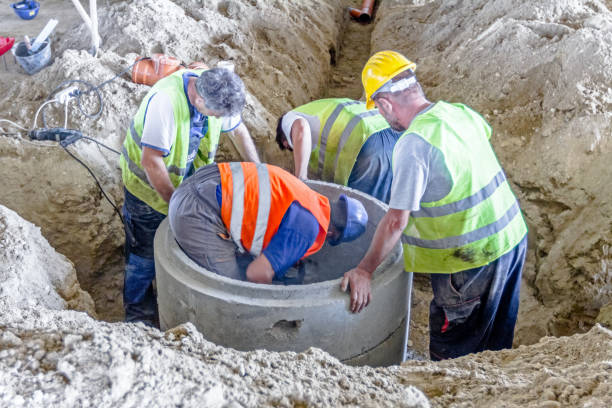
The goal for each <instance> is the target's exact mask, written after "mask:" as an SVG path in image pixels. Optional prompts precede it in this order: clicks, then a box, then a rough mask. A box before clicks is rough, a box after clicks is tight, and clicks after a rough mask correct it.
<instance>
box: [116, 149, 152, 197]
mask: <svg viewBox="0 0 612 408" xmlns="http://www.w3.org/2000/svg"><path fill="white" fill-rule="evenodd" d="M121 155H122V156H123V159H124V160H125V161H126V163H127V165H128V169H130V171H131V172H132V173H133V174H134V175H135V176H136V177H138V178H139V179H140V181H142V182H143V183H145V184H146V185H148V186H149V187H151V188H153V186H152V185H151V184H150V183H149V179H148V178H147V173H145V171H144V170H143V169H141V168H140V167H138V165H137V164H136V163H134V162H133V161H132V159H130V156H129V155H128V152H127V150H126V148H125V146H123V148H122V149H121Z"/></svg>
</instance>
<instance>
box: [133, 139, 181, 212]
mask: <svg viewBox="0 0 612 408" xmlns="http://www.w3.org/2000/svg"><path fill="white" fill-rule="evenodd" d="M163 154H164V152H162V151H160V150H156V149H151V148H150V147H147V146H143V147H142V158H141V160H140V163H141V164H142V167H143V168H144V171H145V173H146V174H147V178H148V179H149V183H151V185H152V186H153V188H154V189H155V191H157V192H158V193H159V195H160V196H161V197H162V198H163V199H164V201H166V202H170V197H172V193H174V185H173V184H172V182H171V181H170V175H169V174H168V170H167V169H166V164H165V163H164V159H163Z"/></svg>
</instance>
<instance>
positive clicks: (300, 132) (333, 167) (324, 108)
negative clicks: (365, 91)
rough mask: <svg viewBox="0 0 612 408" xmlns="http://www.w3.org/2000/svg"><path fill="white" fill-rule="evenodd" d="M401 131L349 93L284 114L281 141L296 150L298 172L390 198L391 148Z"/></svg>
mask: <svg viewBox="0 0 612 408" xmlns="http://www.w3.org/2000/svg"><path fill="white" fill-rule="evenodd" d="M399 136H400V134H399V133H397V132H394V131H393V130H391V128H389V124H388V123H387V122H386V121H385V118H384V117H383V116H382V115H380V113H378V110H368V109H366V105H365V103H363V102H359V101H354V100H352V99H347V98H333V99H321V100H317V101H313V102H310V103H307V104H306V105H302V106H299V107H297V108H295V109H293V110H291V111H289V112H287V113H285V114H284V115H282V116H281V117H280V118H279V119H278V124H277V126H276V142H277V143H278V146H279V147H280V148H281V150H285V149H289V150H291V151H293V157H294V161H295V172H294V174H295V175H296V177H299V178H300V179H302V180H305V179H306V178H308V172H309V170H310V177H314V178H318V179H321V180H325V181H330V182H334V183H336V184H341V185H344V186H346V185H348V186H349V187H351V188H354V189H357V190H360V191H363V192H364V193H366V194H369V195H371V196H373V197H376V198H378V199H379V200H381V201H384V202H385V203H388V202H389V196H390V190H391V179H392V177H393V174H392V172H391V154H392V153H393V146H394V145H395V142H396V141H397V139H398V138H399Z"/></svg>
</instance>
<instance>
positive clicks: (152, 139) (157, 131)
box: [140, 92, 242, 155]
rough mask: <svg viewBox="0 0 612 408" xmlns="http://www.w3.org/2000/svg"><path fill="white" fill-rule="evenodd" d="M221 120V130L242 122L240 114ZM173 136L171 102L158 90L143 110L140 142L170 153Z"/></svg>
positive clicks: (232, 127) (229, 128) (173, 125)
mask: <svg viewBox="0 0 612 408" xmlns="http://www.w3.org/2000/svg"><path fill="white" fill-rule="evenodd" d="M221 120H222V123H221V132H231V131H232V130H234V129H236V128H237V127H238V125H240V123H242V119H241V118H240V115H236V116H231V117H229V116H224V117H222V118H221ZM175 137H176V125H175V123H174V112H173V110H172V102H171V101H170V97H169V96H168V95H166V94H165V93H163V92H158V93H156V94H155V95H153V97H152V98H151V99H150V100H149V105H148V106H147V109H146V111H145V121H144V128H143V129H142V137H141V141H140V144H141V145H142V146H147V147H150V148H152V149H155V150H161V151H162V152H164V153H165V154H166V155H167V154H168V153H170V149H171V148H172V145H173V144H174V138H175Z"/></svg>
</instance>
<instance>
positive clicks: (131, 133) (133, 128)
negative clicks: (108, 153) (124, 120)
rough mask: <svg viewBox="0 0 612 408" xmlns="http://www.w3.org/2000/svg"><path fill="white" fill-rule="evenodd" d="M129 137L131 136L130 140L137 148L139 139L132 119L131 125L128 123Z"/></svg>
mask: <svg viewBox="0 0 612 408" xmlns="http://www.w3.org/2000/svg"><path fill="white" fill-rule="evenodd" d="M130 135H132V140H133V141H134V143H136V144H137V145H138V147H140V141H141V139H140V135H139V134H138V132H136V128H135V127H134V119H132V123H130Z"/></svg>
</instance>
